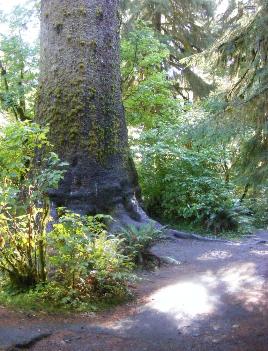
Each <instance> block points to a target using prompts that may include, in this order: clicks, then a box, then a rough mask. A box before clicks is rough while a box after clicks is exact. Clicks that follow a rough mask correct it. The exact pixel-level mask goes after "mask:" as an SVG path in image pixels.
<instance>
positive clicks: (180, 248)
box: [0, 231, 268, 351]
mask: <svg viewBox="0 0 268 351" xmlns="http://www.w3.org/2000/svg"><path fill="white" fill-rule="evenodd" d="M152 251H153V252H154V253H155V254H157V255H159V256H166V257H170V258H172V259H174V260H177V261H179V262H180V264H178V265H175V264H173V265H169V266H165V267H162V268H161V269H159V270H158V271H156V272H154V273H144V274H143V281H142V282H141V283H140V284H138V286H137V289H136V290H137V295H138V299H137V301H135V303H130V304H127V305H124V306H120V307H118V308H116V309H115V310H113V311H110V312H107V313H103V314H99V315H97V316H94V315H92V314H88V315H83V316H81V315H78V316H72V317H66V318H64V317H56V316H49V317H48V316H45V315H44V316H40V315H39V316H32V315H26V314H19V313H11V312H8V311H7V310H5V309H4V308H2V309H0V350H1V347H2V349H3V350H7V349H9V350H18V349H24V350H31V351H48V350H51V351H73V350H75V351H106V350H107V351H108V350H109V351H119V350H120V351H142V350H147V351H190V350H191V351H268V261H267V259H268V232H264V231H260V232H258V233H257V234H256V235H255V236H254V237H251V238H249V239H247V240H245V241H241V242H236V243H223V242H200V241H192V240H178V239H176V240H174V241H167V242H163V243H159V244H157V245H156V246H155V247H154V248H153V249H152ZM16 345H17V346H16ZM23 345H24V346H23Z"/></svg>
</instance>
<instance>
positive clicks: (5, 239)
mask: <svg viewBox="0 0 268 351" xmlns="http://www.w3.org/2000/svg"><path fill="white" fill-rule="evenodd" d="M47 132H48V130H47V128H41V127H40V126H39V125H37V124H35V123H31V124H30V123H27V122H25V123H13V124H10V125H8V126H7V127H6V128H3V129H2V130H1V131H0V144H1V148H0V251H1V255H0V270H1V271H2V272H4V273H5V274H7V275H8V277H9V279H10V281H11V283H12V284H13V285H15V286H17V287H24V286H31V285H35V284H36V283H38V281H41V280H42V281H45V279H46V262H45V256H46V237H45V230H46V224H47V221H48V219H49V201H48V198H47V196H46V193H47V190H48V189H49V188H53V187H56V186H57V184H58V182H59V180H60V179H61V178H62V176H63V173H64V170H63V167H64V164H63V163H61V162H60V160H59V159H58V157H57V155H56V154H54V153H53V152H51V151H50V144H49V142H48V140H47V138H46V134H47Z"/></svg>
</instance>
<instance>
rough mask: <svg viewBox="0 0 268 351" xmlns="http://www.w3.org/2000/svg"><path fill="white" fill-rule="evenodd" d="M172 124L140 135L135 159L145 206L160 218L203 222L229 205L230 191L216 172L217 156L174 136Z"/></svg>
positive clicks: (217, 169) (216, 153)
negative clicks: (140, 143) (136, 159)
mask: <svg viewBox="0 0 268 351" xmlns="http://www.w3.org/2000/svg"><path fill="white" fill-rule="evenodd" d="M174 133H175V131H174V127H171V126H162V128H159V129H158V130H151V131H150V132H147V133H144V134H143V140H142V146H141V147H140V153H141V155H142V157H141V158H140V159H139V161H138V162H137V166H138V171H139V176H140V183H141V186H142V191H143V196H144V202H145V206H146V207H147V209H148V210H149V212H150V214H151V215H153V216H155V217H158V218H160V219H165V220H169V221H172V222H179V221H180V220H188V221H191V222H195V223H198V224H201V225H204V224H205V223H206V221H207V219H208V218H209V217H210V216H211V215H212V214H215V213H218V212H219V211H220V210H221V209H222V208H225V209H229V208H232V206H233V198H234V194H233V191H232V186H231V184H227V183H226V182H225V180H224V179H223V177H222V175H221V173H220V166H221V155H220V153H219V152H218V150H217V149H214V148H212V147H207V148H201V147H200V148H199V147H195V146H194V145H189V144H187V143H186V142H185V141H184V140H183V138H181V139H177V138H176V136H175V135H174Z"/></svg>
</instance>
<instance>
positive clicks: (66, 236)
mask: <svg viewBox="0 0 268 351" xmlns="http://www.w3.org/2000/svg"><path fill="white" fill-rule="evenodd" d="M103 217H104V216H101V217H100V216H95V217H91V216H88V217H82V216H80V215H78V214H73V213H68V212H67V213H66V214H65V215H64V216H62V217H61V218H60V219H59V223H57V224H55V225H54V229H53V231H51V232H50V233H48V245H49V247H50V248H53V249H51V252H50V256H49V263H50V271H51V275H50V280H51V281H56V282H58V283H59V284H60V285H61V286H63V287H65V289H66V291H72V293H74V294H76V295H79V298H81V299H84V298H85V297H88V298H92V297H96V296H101V297H104V296H105V297H108V296H110V297H111V296H115V295H122V296H123V295H125V294H126V293H127V285H126V282H127V278H128V277H127V276H128V272H129V270H130V269H131V267H132V265H131V262H130V260H129V258H128V257H126V256H125V255H123V253H122V249H121V244H122V240H121V239H119V238H116V237H114V236H112V235H108V233H107V231H106V230H105V226H104V225H103V223H102V222H101V221H100V219H101V218H103ZM78 292H79V294H78ZM67 300H68V301H69V300H72V297H71V296H70V294H69V293H68V296H67V297H66V301H65V302H68V301H67Z"/></svg>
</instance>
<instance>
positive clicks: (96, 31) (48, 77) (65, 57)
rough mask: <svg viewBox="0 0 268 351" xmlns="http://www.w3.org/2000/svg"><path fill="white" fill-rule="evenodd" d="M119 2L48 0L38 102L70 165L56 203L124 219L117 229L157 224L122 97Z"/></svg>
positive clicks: (57, 146)
mask: <svg viewBox="0 0 268 351" xmlns="http://www.w3.org/2000/svg"><path fill="white" fill-rule="evenodd" d="M118 5H119V0H75V1H74V0H42V1H41V64H40V87H39V96H38V101H37V119H38V121H39V122H41V123H42V124H46V123H49V124H50V140H51V141H52V143H53V144H54V146H55V151H56V152H57V153H58V154H59V156H60V157H61V159H63V160H65V161H68V162H69V167H68V171H67V173H66V175H65V177H64V179H63V181H62V182H61V183H60V186H59V188H58V189H57V190H55V191H53V192H52V191H51V193H50V197H51V199H52V200H53V201H54V202H55V204H56V206H64V207H67V208H68V209H70V210H72V211H74V212H78V213H81V214H95V213H111V214H113V216H114V217H115V218H116V219H117V221H116V222H115V225H114V228H112V229H113V230H116V229H117V228H118V226H121V225H123V226H124V225H126V224H130V223H131V224H133V225H135V226H137V227H139V226H141V225H142V224H144V223H148V222H152V220H151V219H150V218H148V216H147V215H146V214H145V213H144V212H143V210H142V209H141V208H140V206H139V204H138V202H137V201H136V195H137V193H138V194H139V187H138V181H137V174H136V170H135V166H134V163H133V160H132V159H131V157H130V153H129V147H128V136H127V127H126V123H125V117H124V109H123V105H122V100H121V78H120V57H119V14H118ZM153 223H154V225H155V226H156V227H159V228H162V226H161V225H160V224H159V223H157V222H153ZM167 232H168V231H167ZM168 233H169V234H172V235H174V236H177V237H180V238H181V237H182V238H198V236H196V235H187V234H185V233H180V232H177V231H174V230H171V231H169V232H168Z"/></svg>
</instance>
